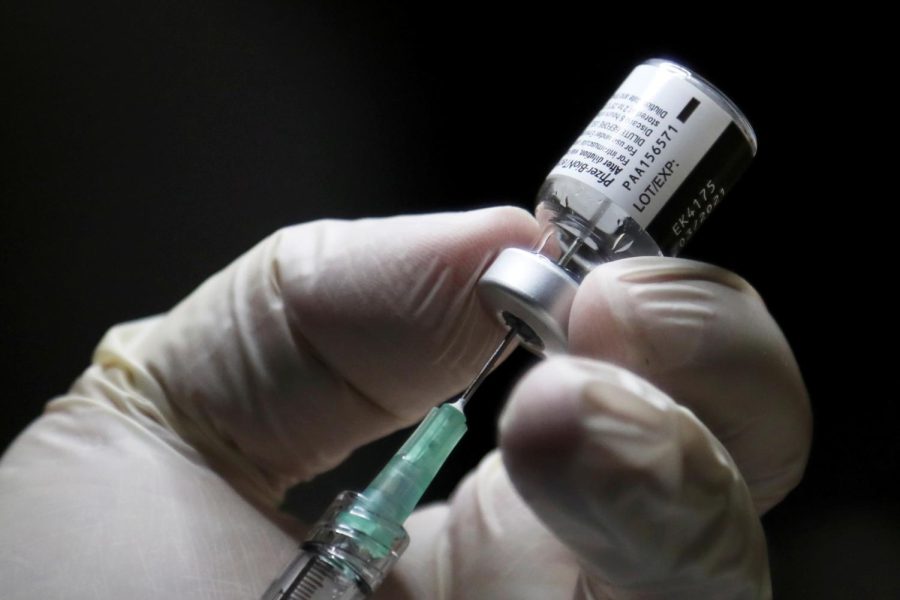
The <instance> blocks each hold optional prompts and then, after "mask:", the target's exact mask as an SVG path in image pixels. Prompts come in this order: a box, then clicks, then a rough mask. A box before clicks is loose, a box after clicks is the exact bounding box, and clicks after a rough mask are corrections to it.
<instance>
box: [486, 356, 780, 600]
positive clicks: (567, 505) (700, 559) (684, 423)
mask: <svg viewBox="0 0 900 600" xmlns="http://www.w3.org/2000/svg"><path fill="white" fill-rule="evenodd" d="M500 446H501V450H502V455H503V461H504V464H505V466H506V468H507V470H508V472H509V475H510V478H511V480H512V483H513V485H514V486H515V488H516V489H517V491H518V492H519V494H520V495H521V496H522V498H523V499H524V500H525V502H526V503H527V504H528V505H529V506H530V508H531V509H532V510H533V511H534V512H535V513H536V515H537V516H538V518H540V519H541V520H542V521H543V522H544V523H545V524H546V525H547V527H548V528H549V529H550V530H551V531H552V532H553V533H554V534H555V536H556V537H557V538H558V539H560V540H561V541H562V542H563V543H564V544H565V545H566V546H568V547H569V548H570V549H571V550H572V551H574V553H575V554H576V555H577V557H578V558H579V561H580V563H581V567H582V583H583V585H584V591H585V592H586V593H587V595H588V597H590V596H591V595H593V596H594V597H596V598H616V599H633V598H640V599H648V598H652V599H656V598H659V599H662V598H666V599H669V600H671V599H672V598H760V597H767V596H768V595H769V594H770V591H769V587H770V586H769V576H768V565H767V560H766V546H765V540H764V535H763V532H762V528H761V525H760V522H759V520H758V518H757V516H756V512H755V509H754V506H753V503H752V501H751V498H750V494H749V492H748V490H747V487H746V485H745V484H744V482H743V480H742V478H741V476H740V474H739V473H738V470H737V468H736V467H735V464H734V462H733V461H732V459H731V457H730V456H729V454H728V452H727V451H726V450H725V449H724V447H723V446H722V445H721V444H720V443H719V442H718V441H717V440H716V438H715V437H714V436H713V435H712V434H711V433H710V431H709V430H708V429H707V428H706V427H705V426H704V425H703V424H702V423H701V422H700V421H699V420H698V419H697V418H696V417H695V416H694V415H693V413H691V412H690V411H689V410H688V409H686V408H684V407H682V406H679V405H678V404H677V403H675V402H674V401H673V400H672V399H671V398H670V397H668V396H667V395H666V394H664V393H663V392H662V391H660V390H659V389H657V388H655V387H654V386H653V385H651V384H650V383H648V382H647V381H645V380H643V379H641V378H640V377H638V376H636V375H634V374H632V373H631V372H629V371H627V370H625V369H622V368H621V367H617V366H614V365H612V364H609V363H603V362H599V361H593V360H589V359H575V358H554V359H552V360H548V361H546V362H544V363H543V364H541V365H539V366H538V367H537V368H535V369H534V370H532V371H531V372H530V373H529V374H528V375H527V376H526V377H525V378H524V379H523V380H522V382H520V384H519V385H518V386H517V388H516V391H514V393H513V395H512V397H511V400H510V403H509V405H508V407H507V409H506V412H505V413H504V416H503V418H502V421H501V441H500Z"/></svg>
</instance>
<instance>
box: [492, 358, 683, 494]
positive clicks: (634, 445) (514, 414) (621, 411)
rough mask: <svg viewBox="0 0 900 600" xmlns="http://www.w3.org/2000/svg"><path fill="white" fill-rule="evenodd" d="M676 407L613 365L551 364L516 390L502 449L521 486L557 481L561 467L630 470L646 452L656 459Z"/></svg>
mask: <svg viewBox="0 0 900 600" xmlns="http://www.w3.org/2000/svg"><path fill="white" fill-rule="evenodd" d="M674 406H675V405H674V403H673V402H672V401H671V400H670V399H669V398H668V397H667V396H666V395H665V394H664V393H663V392H661V391H660V390H658V389H656V388H655V387H653V386H652V385H651V384H649V383H648V382H646V381H644V380H643V379H641V378H640V377H638V376H636V375H634V374H632V373H630V372H629V371H626V370H625V369H622V368H620V367H617V366H615V365H612V364H608V363H603V362H599V361H593V360H588V359H581V358H571V357H560V358H553V359H549V360H547V361H545V362H544V363H542V364H541V365H539V366H538V367H536V368H535V369H533V370H532V371H531V372H530V373H529V374H528V375H527V376H526V377H525V378H524V379H523V380H522V382H521V383H520V384H519V385H518V386H517V387H516V389H515V390H514V392H513V394H512V397H511V399H510V402H509V404H508V405H507V408H506V410H505V411H504V413H503V416H502V417H501V421H500V447H501V449H502V451H503V457H504V461H505V462H506V463H507V466H508V467H509V468H510V472H511V473H512V474H513V475H514V476H518V477H517V479H520V480H521V479H523V478H524V479H532V478H538V479H541V478H544V477H546V476H548V475H550V476H553V477H555V476H557V475H560V474H561V467H560V465H562V464H564V463H565V464H569V465H581V468H583V467H584V466H585V465H584V460H587V461H588V462H592V461H593V462H596V463H598V464H595V465H593V468H602V465H601V464H600V463H604V462H605V463H609V464H622V463H626V464H631V463H633V461H635V460H638V461H640V460H641V457H642V456H644V455H645V454H646V452H645V450H647V449H651V450H650V452H651V453H653V454H655V453H656V451H655V450H656V449H658V446H659V444H658V443H657V442H658V441H660V440H664V439H667V438H669V437H670V433H671V429H672V423H673V422H674V419H673V417H672V414H671V412H672V410H673V409H674ZM582 454H584V455H586V456H585V457H581V455H582ZM572 457H576V460H566V459H567V458H572ZM604 457H605V458H604ZM582 458H584V460H582ZM548 469H549V470H548Z"/></svg>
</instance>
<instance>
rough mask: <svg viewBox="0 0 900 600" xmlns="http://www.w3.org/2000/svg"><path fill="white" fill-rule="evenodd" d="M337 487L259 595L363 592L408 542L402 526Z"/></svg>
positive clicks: (347, 596)
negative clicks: (290, 557) (293, 554)
mask: <svg viewBox="0 0 900 600" xmlns="http://www.w3.org/2000/svg"><path fill="white" fill-rule="evenodd" d="M365 506H366V499H365V497H364V496H363V495H362V494H359V493H356V492H342V493H341V494H340V495H338V497H337V498H336V499H335V500H334V502H332V503H331V506H329V507H328V510H327V511H326V512H325V514H324V515H322V517H321V518H320V519H319V521H318V522H317V523H316V524H315V525H314V526H313V528H312V530H311V531H310V534H309V537H308V538H307V541H305V542H304V543H303V545H302V546H301V548H300V552H299V553H298V554H297V556H296V557H295V558H294V559H293V560H292V561H291V563H290V564H289V565H288V566H287V568H286V569H285V570H284V571H283V572H282V575H281V576H280V577H279V578H278V579H277V580H275V581H274V582H273V583H272V585H271V586H269V589H268V590H267V591H266V593H265V594H264V595H263V597H262V600H326V599H327V600H355V599H357V598H367V597H368V596H369V595H370V594H371V593H372V591H373V590H375V589H376V588H377V587H378V586H379V585H380V584H381V582H382V581H383V580H384V578H385V577H386V576H387V573H388V571H390V569H391V567H393V566H394V564H395V563H396V562H397V559H398V558H400V555H401V554H402V553H403V551H404V550H405V549H406V546H407V545H408V544H409V536H408V535H407V533H406V530H405V529H403V526H402V525H401V524H399V523H396V522H394V521H392V520H390V519H388V518H385V517H383V516H382V515H378V514H375V513H373V512H371V511H369V510H367V509H366V508H365Z"/></svg>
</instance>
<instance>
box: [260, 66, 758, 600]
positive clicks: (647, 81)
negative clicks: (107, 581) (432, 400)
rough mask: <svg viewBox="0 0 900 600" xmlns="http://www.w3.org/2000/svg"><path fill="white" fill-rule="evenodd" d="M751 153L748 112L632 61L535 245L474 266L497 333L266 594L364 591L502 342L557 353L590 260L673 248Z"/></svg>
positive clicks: (571, 161)
mask: <svg viewBox="0 0 900 600" xmlns="http://www.w3.org/2000/svg"><path fill="white" fill-rule="evenodd" d="M755 154H756V135H755V133H754V132H753V129H752V127H751V126H750V123H749V122H748V121H747V119H746V117H744V115H743V114H742V113H741V112H740V110H739V109H738V108H737V106H735V105H734V104H733V103H732V102H731V101H730V100H729V99H728V98H727V97H726V96H725V95H724V94H722V93H721V92H719V91H718V90H717V89H716V88H715V87H713V86H712V85H711V84H710V83H709V82H707V81H706V80H704V79H702V78H701V77H699V76H697V75H696V74H694V73H693V72H691V71H690V70H688V69H686V68H684V67H682V66H680V65H677V64H675V63H672V62H670V61H666V60H658V59H654V60H650V61H647V62H645V63H644V64H642V65H639V66H638V67H637V68H635V69H634V71H632V73H631V74H630V75H629V76H628V78H627V79H626V80H625V82H624V83H622V85H621V86H620V87H619V89H618V90H617V91H616V93H615V94H614V95H613V97H612V98H611V99H610V100H609V101H608V102H607V103H606V105H605V106H604V107H603V109H602V110H601V111H600V112H599V113H598V114H597V116H596V117H595V118H594V120H593V121H592V122H591V123H590V125H589V126H588V127H587V129H585V131H584V132H583V133H582V134H581V135H580V136H579V137H578V139H577V140H576V141H575V143H574V144H573V145H572V147H571V148H570V149H569V151H568V152H567V153H566V154H565V155H564V156H563V157H562V158H561V159H560V160H559V162H558V163H557V164H556V166H555V167H554V168H553V170H552V171H551V172H550V175H549V176H548V177H547V179H546V180H545V182H544V184H543V186H542V187H541V189H540V191H539V192H538V202H537V209H536V211H535V212H536V216H537V218H538V221H539V222H540V223H541V225H543V232H542V234H541V236H540V240H539V242H538V246H537V249H536V251H533V252H530V251H527V250H522V249H519V248H507V249H505V250H503V251H502V252H501V253H500V255H499V256H498V257H497V258H496V259H495V260H494V262H493V263H492V264H491V266H490V267H489V268H488V270H487V271H486V272H485V273H484V274H483V275H482V276H481V278H480V279H479V282H478V288H479V294H480V296H481V299H482V301H483V302H484V304H485V306H486V307H487V308H488V309H489V310H490V311H491V312H493V313H494V314H495V315H496V316H497V317H498V318H499V319H500V321H501V322H503V323H504V324H505V325H506V326H507V327H508V329H509V331H508V333H507V335H506V337H505V338H504V339H503V341H502V342H501V343H500V344H499V346H498V347H497V349H496V350H495V351H494V353H493V354H492V355H491V357H490V358H489V359H488V361H487V362H486V363H485V365H484V366H483V367H482V369H481V370H480V371H479V373H478V375H477V376H476V377H475V378H474V379H473V381H472V383H471V384H470V385H469V387H468V388H467V389H466V390H465V391H464V392H463V393H462V395H461V396H460V397H459V398H458V399H457V400H456V401H455V402H453V403H447V404H444V405H442V406H440V407H438V408H435V409H432V410H431V412H430V413H429V414H428V416H427V417H426V418H425V420H424V421H423V422H422V424H421V425H419V427H418V428H417V429H416V431H415V432H414V433H413V434H412V436H411V437H410V438H409V439H408V440H407V441H406V443H405V444H404V445H403V447H402V448H401V449H400V450H399V451H398V452H397V454H395V455H394V457H393V458H392V459H391V460H390V461H389V462H388V464H387V466H386V467H384V469H383V470H382V471H381V472H380V473H379V474H378V476H376V477H375V479H374V480H373V481H372V483H371V484H370V485H369V487H367V488H366V489H365V490H364V491H363V492H362V494H357V493H355V492H344V493H343V494H341V495H340V496H338V498H337V500H335V502H334V503H332V505H331V507H330V508H329V510H328V512H327V513H326V514H325V515H324V516H323V517H322V519H321V520H320V521H319V522H318V523H317V524H316V525H315V527H314V528H313V530H312V533H311V535H310V537H309V539H308V540H307V541H306V542H304V543H303V545H302V546H301V551H300V554H299V555H298V556H297V558H296V559H295V560H294V561H293V562H292V563H291V564H290V566H289V567H288V569H287V570H286V571H285V572H284V574H283V575H282V576H281V577H280V578H279V579H278V580H277V581H275V583H273V584H272V586H271V587H270V588H269V590H268V591H267V592H266V594H265V595H264V596H263V600H325V599H328V600H353V599H356V598H365V597H366V596H368V595H369V594H370V593H371V592H372V591H373V590H374V589H375V588H376V587H377V586H378V585H379V584H380V583H381V582H382V580H383V579H384V577H385V575H386V574H387V572H388V570H389V569H390V568H391V567H392V566H393V564H394V563H395V562H396V561H397V559H398V558H399V556H400V553H401V552H403V550H404V549H405V547H406V545H407V543H408V537H407V534H406V531H404V529H403V526H402V523H403V522H404V521H405V520H406V518H407V517H408V516H409V515H410V514H411V513H412V511H413V509H414V508H415V506H416V503H418V501H419V500H420V499H421V497H422V494H423V493H424V492H425V489H426V488H427V487H428V485H429V484H430V483H431V481H432V479H434V477H435V475H436V474H437V472H438V470H439V469H440V467H441V465H443V463H444V461H445V460H446V458H447V456H448V455H449V454H450V452H451V451H452V450H453V448H454V447H455V446H456V444H457V442H459V440H460V438H461V437H462V436H463V434H464V433H465V431H466V419H465V416H464V415H463V408H464V407H465V405H466V402H468V401H469V399H470V398H471V397H472V395H473V394H474V393H475V390H476V389H477V388H478V386H479V385H481V383H482V381H484V378H485V377H486V376H487V375H488V373H490V371H491V370H492V369H493V367H494V366H495V365H496V363H497V361H498V360H499V359H500V357H501V356H502V355H503V354H504V352H505V351H506V350H507V349H508V348H509V346H510V345H511V344H512V342H513V341H514V340H516V339H518V340H520V341H521V342H522V345H523V346H525V347H526V348H528V349H529V350H532V351H534V352H536V353H538V354H544V353H552V352H565V351H566V350H567V349H568V327H569V314H570V310H571V307H572V304H573V301H574V298H575V294H576V292H577V291H578V288H579V285H580V283H581V281H582V280H583V279H584V278H585V277H586V276H587V275H588V273H590V272H591V271H592V270H593V269H594V268H596V267H597V266H599V265H601V264H603V263H606V262H609V261H611V260H618V259H621V258H628V257H634V256H648V255H649V256H661V255H669V256H675V255H677V254H678V253H679V252H680V250H681V248H683V246H684V245H685V244H686V243H687V241H688V240H689V239H690V238H691V237H692V236H693V235H694V233H696V231H697V230H698V228H699V227H700V226H701V225H702V224H703V223H704V222H705V221H706V218H707V217H708V216H709V214H710V213H711V212H712V210H713V209H714V208H715V207H716V206H717V205H718V204H719V202H721V200H722V198H723V197H724V196H725V193H726V191H727V190H730V189H731V187H732V185H733V184H734V183H735V182H736V181H737V179H738V177H739V176H740V175H741V173H742V172H743V171H744V169H745V168H746V167H747V165H748V164H749V163H750V161H751V159H752V158H753V156H754V155H755Z"/></svg>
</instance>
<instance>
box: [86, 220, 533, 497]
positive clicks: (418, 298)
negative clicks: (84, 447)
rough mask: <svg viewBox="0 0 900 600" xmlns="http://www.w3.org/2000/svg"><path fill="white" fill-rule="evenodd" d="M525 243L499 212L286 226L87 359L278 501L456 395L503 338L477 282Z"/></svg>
mask: <svg viewBox="0 0 900 600" xmlns="http://www.w3.org/2000/svg"><path fill="white" fill-rule="evenodd" d="M536 232H537V225H536V223H535V221H534V219H533V218H532V217H531V216H530V215H528V214H527V213H525V212H524V211H522V210H518V209H512V208H492V209H485V210H480V211H472V212H468V213H453V214H438V215H425V216H406V217H396V218H391V219H370V220H362V221H355V222H345V221H320V222H315V223H310V224H306V225H300V226H296V227H292V228H288V229H284V230H282V231H279V232H278V233H276V234H275V235H273V236H271V237H270V238H268V239H267V240H265V241H263V242H262V243H260V244H259V245H258V246H256V247H255V248H253V249H252V250H251V251H250V252H248V253H247V254H245V255H244V256H242V257H241V258H240V259H238V260H237V261H235V262H234V263H233V264H232V265H230V266H229V267H228V268H226V269H225V270H223V271H222V272H220V273H218V274H217V275H215V276H213V277H212V278H210V279H209V280H208V281H206V282H205V283H204V284H203V285H202V286H201V287H200V288H198V289H197V290H196V291H195V292H194V293H193V294H191V295H190V296H189V297H188V298H187V299H185V300H184V301H183V302H181V303H180V304H179V305H178V306H176V307H175V308H174V309H173V310H172V311H171V312H169V313H168V314H167V315H166V316H165V317H164V318H162V319H160V320H158V321H153V322H148V323H146V324H145V325H143V326H142V327H144V328H145V329H144V330H143V331H141V332H140V334H139V335H135V334H134V333H133V332H131V333H130V334H129V336H128V339H129V340H130V341H125V340H123V339H122V336H117V335H116V333H115V331H116V330H113V332H112V334H111V335H110V336H108V337H107V338H106V340H105V341H104V343H103V344H102V345H101V352H100V353H98V356H102V357H105V358H104V359H103V360H104V361H105V362H106V365H107V366H108V367H109V368H115V369H123V368H124V369H133V370H135V372H138V371H141V372H143V373H146V374H149V375H150V377H151V379H152V380H153V381H155V382H157V383H158V384H159V388H160V389H161V390H162V392H161V393H160V394H156V395H154V393H152V391H150V390H146V392H145V393H144V392H142V391H141V390H138V392H137V393H138V395H146V396H151V397H154V399H153V402H154V403H156V404H157V405H159V406H160V408H161V411H162V414H164V415H165V418H166V419H168V420H170V421H171V423H172V424H173V426H174V427H176V428H177V429H178V430H179V432H180V433H181V434H182V435H183V436H184V437H187V438H188V439H189V440H191V441H192V443H198V444H202V445H204V446H205V447H206V451H207V452H215V453H218V454H221V455H222V457H224V459H225V460H228V461H232V462H234V461H246V462H247V463H248V464H249V465H251V468H254V469H258V471H259V474H260V480H264V481H267V482H269V484H271V485H272V486H273V488H274V489H275V490H276V491H278V492H280V491H281V490H283V489H284V488H285V487H286V486H287V485H290V484H293V483H295V482H297V481H300V480H305V479H309V478H310V477H312V476H314V475H315V474H317V473H320V472H322V471H323V470H326V469H328V468H330V467H332V466H334V465H335V464H337V463H338V462H339V461H340V460H342V458H343V457H345V456H346V455H347V454H348V453H349V452H350V451H351V450H353V449H354V448H356V447H357V446H359V445H360V444H363V443H365V442H367V441H370V440H372V439H375V438H377V437H379V436H381V435H384V434H385V433H387V432H389V431H391V430H394V429H397V428H399V427H401V426H404V425H407V424H409V423H410V422H412V421H413V420H415V419H416V418H417V417H419V416H421V414H423V413H424V412H425V410H426V409H427V408H428V407H430V406H433V405H434V404H436V403H438V402H440V401H441V400H443V399H446V398H447V397H449V396H450V395H451V394H453V393H454V392H456V391H458V390H459V389H460V388H461V387H462V386H464V385H465V383H466V381H467V379H468V378H469V377H471V376H472V375H473V374H474V373H475V372H476V371H477V368H478V366H479V363H480V361H483V360H484V359H485V358H486V356H487V355H488V354H489V353H490V351H491V347H492V346H493V345H494V344H495V343H496V341H497V339H499V337H500V336H502V329H501V328H500V326H499V325H498V324H497V323H496V322H495V321H494V318H493V317H492V316H490V315H489V314H488V313H487V312H486V311H485V310H484V309H483V308H482V307H481V305H480V303H479V301H478V299H477V298H476V297H475V295H474V294H473V288H474V285H475V283H476V281H477V279H478V276H479V275H480V273H481V271H482V270H483V268H484V267H485V266H486V264H487V263H488V262H489V261H490V260H491V259H492V257H493V256H494V255H495V254H496V253H497V252H499V251H500V250H501V249H502V248H505V247H508V246H520V247H522V246H528V245H530V244H531V243H532V242H533V240H534V238H535V236H536ZM133 340H139V343H134V341H133ZM101 373H102V371H101ZM95 376H96V373H95ZM101 376H102V375H101ZM134 380H135V381H136V382H140V381H142V378H140V377H136V378H135V379H134ZM101 387H102V386H101Z"/></svg>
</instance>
